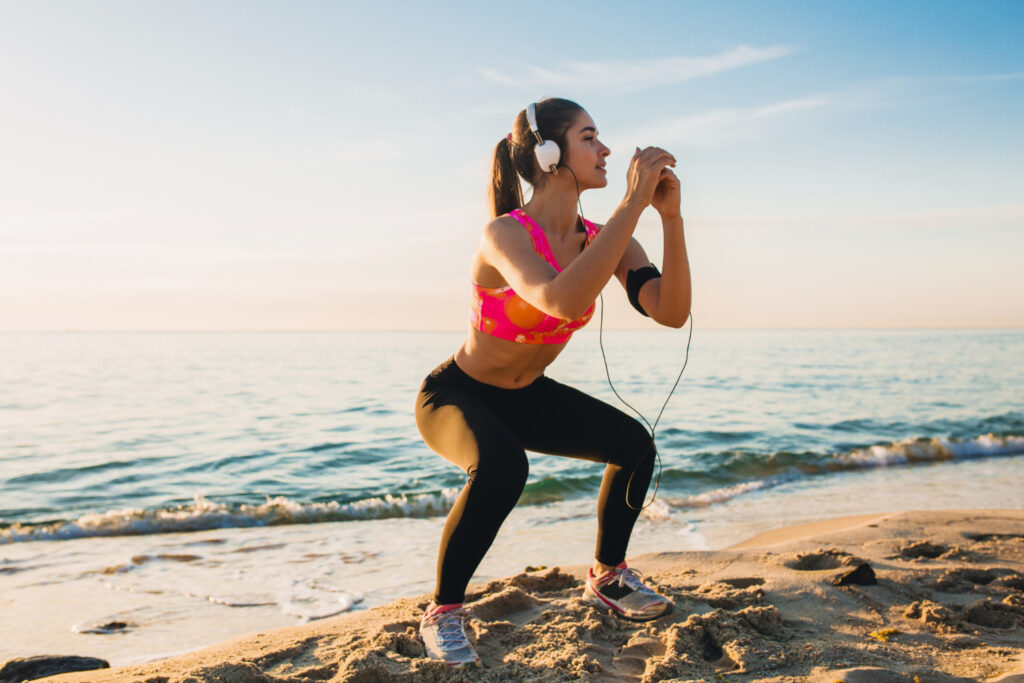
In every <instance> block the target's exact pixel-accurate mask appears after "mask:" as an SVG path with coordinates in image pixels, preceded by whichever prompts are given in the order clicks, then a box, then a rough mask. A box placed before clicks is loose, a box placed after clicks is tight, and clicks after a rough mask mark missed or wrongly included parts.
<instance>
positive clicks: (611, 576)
mask: <svg viewBox="0 0 1024 683" xmlns="http://www.w3.org/2000/svg"><path fill="white" fill-rule="evenodd" d="M583 599H584V600H585V601H587V602H589V603H591V604H592V605H596V606H598V607H609V608H611V610H612V612H613V613H614V614H615V615H616V616H618V617H621V618H623V619H628V620H629V621H650V620H652V619H657V618H658V617H661V616H664V615H666V614H668V613H669V612H671V611H672V601H671V600H669V599H668V598H666V597H665V596H664V595H661V594H660V593H656V592H655V591H654V590H652V589H651V588H650V587H649V586H648V585H647V584H645V583H644V582H643V580H642V579H641V574H640V572H638V571H637V570H635V569H630V568H628V567H626V563H625V562H622V563H621V564H620V565H619V566H618V567H616V568H615V569H611V570H609V571H607V572H605V573H604V574H602V575H601V576H594V571H593V570H592V569H588V570H587V587H586V588H584V589H583Z"/></svg>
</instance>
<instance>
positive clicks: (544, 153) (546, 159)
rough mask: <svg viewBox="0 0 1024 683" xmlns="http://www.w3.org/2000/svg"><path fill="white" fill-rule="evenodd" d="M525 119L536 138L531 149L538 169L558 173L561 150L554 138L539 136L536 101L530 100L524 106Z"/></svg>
mask: <svg viewBox="0 0 1024 683" xmlns="http://www.w3.org/2000/svg"><path fill="white" fill-rule="evenodd" d="M526 121H527V123H529V124H530V130H531V131H533V135H534V137H536V138H537V146H536V147H534V148H533V151H534V153H535V154H536V155H537V163H538V164H540V170H542V171H544V172H545V173H558V170H557V168H558V159H559V158H560V157H561V156H562V151H561V150H560V149H558V143H557V142H555V141H554V140H544V139H542V138H541V136H540V129H539V128H537V103H536V102H531V103H530V106H529V107H527V108H526Z"/></svg>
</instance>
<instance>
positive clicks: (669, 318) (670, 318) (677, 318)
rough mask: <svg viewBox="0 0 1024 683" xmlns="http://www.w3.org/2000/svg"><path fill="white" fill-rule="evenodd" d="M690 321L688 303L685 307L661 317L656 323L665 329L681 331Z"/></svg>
mask: <svg viewBox="0 0 1024 683" xmlns="http://www.w3.org/2000/svg"><path fill="white" fill-rule="evenodd" d="M689 319H690V303H689V302H686V305H685V306H681V307H680V308H679V309H678V310H675V311H671V312H669V313H666V314H663V315H661V316H659V317H658V318H657V319H656V321H657V322H659V323H661V324H662V325H664V326H665V327H673V328H675V329H677V330H678V329H679V328H680V327H683V326H684V325H686V321H687V320H689Z"/></svg>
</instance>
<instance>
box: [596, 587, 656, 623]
mask: <svg viewBox="0 0 1024 683" xmlns="http://www.w3.org/2000/svg"><path fill="white" fill-rule="evenodd" d="M583 600H584V602H587V603H589V604H591V605H593V606H594V607H603V608H605V609H607V610H608V611H609V612H611V613H612V614H614V615H615V616H616V617H618V618H619V619H625V620H626V621H632V622H636V623H641V622H645V621H654V620H655V619H661V618H662V617H663V616H665V615H666V614H671V613H672V610H673V608H674V607H675V606H674V605H673V604H672V603H671V602H666V603H665V609H664V611H662V612H659V613H658V614H653V615H650V616H640V617H634V616H630V615H628V614H626V613H625V612H620V611H619V610H618V609H616V608H615V607H613V606H612V605H609V604H608V603H607V602H605V601H604V600H602V599H601V598H599V597H597V596H596V595H593V594H590V593H584V594H583Z"/></svg>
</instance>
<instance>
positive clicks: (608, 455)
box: [416, 98, 691, 665]
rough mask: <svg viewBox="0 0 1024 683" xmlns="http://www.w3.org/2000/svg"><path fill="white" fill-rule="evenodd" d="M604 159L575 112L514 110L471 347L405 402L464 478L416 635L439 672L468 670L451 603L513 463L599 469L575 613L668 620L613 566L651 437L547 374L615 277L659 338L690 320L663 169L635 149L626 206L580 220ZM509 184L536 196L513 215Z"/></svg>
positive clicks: (517, 205)
mask: <svg viewBox="0 0 1024 683" xmlns="http://www.w3.org/2000/svg"><path fill="white" fill-rule="evenodd" d="M556 145H557V147H556ZM610 153H611V151H610V150H609V149H608V147H606V146H605V145H604V144H603V143H602V142H601V141H600V140H599V138H598V131H597V126H596V124H595V123H594V120H593V119H592V118H591V117H590V115H589V114H588V113H587V112H586V111H585V110H584V109H583V108H582V107H580V106H579V105H578V104H576V103H575V102H570V101H568V100H564V99H557V98H551V99H545V100H541V101H539V102H537V103H535V104H531V105H530V106H529V107H528V108H527V109H526V110H524V111H521V112H519V114H518V115H517V116H516V118H515V122H514V124H513V127H512V132H511V133H509V134H508V135H507V136H505V137H502V139H501V140H500V141H499V142H498V145H497V147H496V148H495V150H494V163H493V172H492V173H493V175H492V180H491V191H490V200H491V209H492V213H493V215H494V218H493V220H491V221H490V222H489V223H488V224H487V226H486V227H485V228H484V231H483V235H482V237H481V239H480V243H479V246H478V248H477V251H476V255H475V256H474V258H473V263H472V271H471V272H472V281H473V282H472V288H473V294H472V305H471V310H470V330H469V336H468V337H467V339H466V341H465V342H464V343H463V344H462V346H461V347H459V349H458V350H457V351H456V352H455V354H454V356H452V357H451V358H449V359H448V360H446V361H445V362H444V363H442V364H441V365H440V366H438V367H437V368H435V369H434V370H433V371H432V372H431V373H430V375H428V377H427V378H426V380H425V381H424V382H423V385H422V387H421V388H420V392H419V395H418V396H417V402H416V423H417V425H418V427H419V430H420V434H421V435H422V436H423V439H424V441H425V442H426V443H427V445H428V446H429V447H430V448H431V449H432V450H434V451H435V452H437V453H438V454H440V455H441V456H442V457H444V458H446V459H447V460H449V461H450V462H452V463H453V464H455V465H457V466H459V467H460V468H462V470H463V471H465V472H466V474H467V476H468V481H467V483H466V486H465V488H463V489H462V492H461V493H460V494H459V496H458V499H457V500H456V501H455V504H454V505H453V506H452V509H451V512H450V513H449V514H448V520H447V522H446V524H445V527H444V533H443V535H442V538H441V548H440V552H439V555H438V562H437V587H436V591H435V593H434V602H433V604H431V605H430V606H428V608H427V610H426V612H425V614H424V615H423V620H422V622H421V624H420V635H421V637H422V638H423V641H424V644H425V645H426V649H427V652H428V654H429V655H430V656H432V657H435V658H438V659H443V660H445V661H447V662H448V663H449V664H452V665H461V664H467V663H476V664H479V662H480V659H479V657H478V656H477V653H476V651H475V650H474V648H473V646H472V643H470V642H469V640H468V639H467V637H466V633H465V629H464V618H465V614H466V613H465V612H464V611H463V609H462V602H463V600H464V599H465V590H466V586H467V585H468V583H469V581H470V579H471V578H472V576H473V572H474V571H475V570H476V568H477V566H478V565H479V564H480V561H481V560H482V559H483V557H484V554H485V553H486V552H487V550H488V548H489V547H490V546H491V543H492V541H493V540H494V538H495V536H496V535H497V533H498V529H499V528H500V527H501V524H502V522H503V521H504V520H505V517H506V516H507V515H508V514H509V512H511V510H512V508H513V507H514V506H515V504H516V502H517V501H518V500H519V496H520V494H521V493H522V491H523V487H524V486H525V484H526V477H527V470H528V464H527V458H526V453H525V451H526V450H530V451H533V452H537V453H544V454H551V455H561V456H567V457H571V458H579V459H582V460H589V461H592V462H602V463H605V471H604V478H603V481H602V484H601V490H600V494H599V495H598V500H597V519H598V534H597V547H596V551H595V555H594V565H593V568H592V569H590V570H589V571H588V576H587V584H586V587H585V588H584V597H585V599H587V600H588V601H590V602H593V603H594V604H595V605H598V606H602V607H604V608H608V609H611V610H612V611H613V612H614V613H615V614H617V615H618V616H620V617H622V618H624V619H630V620H635V621H646V620H649V619H654V618H657V617H659V616H661V615H663V614H665V613H667V612H668V611H669V610H671V608H672V603H671V602H670V601H669V600H668V598H666V597H664V596H662V595H660V594H658V593H657V592H655V591H654V590H652V589H651V588H650V587H649V586H647V585H646V584H644V582H643V580H642V577H641V576H640V574H639V573H638V572H636V571H635V570H633V569H631V568H628V567H627V566H626V562H625V558H626V546H627V545H628V543H629V537H630V534H631V533H632V530H633V525H634V523H635V522H636V519H637V516H638V515H639V510H640V507H641V506H642V504H643V500H644V496H645V493H646V491H647V488H648V485H649V484H650V480H651V475H652V473H653V468H654V458H655V453H654V444H653V443H652V439H651V436H650V434H649V433H648V432H647V430H646V429H645V428H644V427H643V425H641V424H640V422H638V421H637V420H636V419H634V418H632V417H630V416H629V415H627V414H625V413H623V412H622V411H620V410H619V409H617V408H614V407H612V406H610V405H608V404H606V403H604V402H602V401H599V400H597V399H595V398H593V397H591V396H588V395H587V394H584V393H583V392H581V391H578V390H577V389H573V388H572V387H569V386H566V385H564V384H560V383H559V382H556V381H555V380H553V379H551V378H550V377H547V376H546V375H545V374H544V370H545V368H547V367H548V365H550V364H551V363H552V362H553V361H554V360H555V358H557V357H558V354H559V353H561V351H562V349H563V348H565V345H566V344H567V343H568V341H569V338H570V337H572V333H573V332H574V331H575V330H577V329H579V328H581V327H583V326H584V325H585V324H586V323H587V322H588V321H589V320H590V318H591V316H592V315H593V312H594V301H595V299H596V298H597V295H598V293H599V292H600V291H601V289H602V288H603V287H604V285H605V284H606V283H607V282H608V280H609V279H610V278H611V277H612V276H613V275H614V276H615V277H616V278H618V280H619V282H620V283H622V285H623V287H625V289H626V293H627V296H628V298H629V300H630V302H631V303H632V305H633V306H634V307H635V308H636V309H637V311H639V312H640V313H641V314H643V315H645V316H649V317H650V318H652V319H653V320H655V321H656V322H658V323H660V324H662V325H666V326H669V327H682V325H683V324H684V323H685V322H686V319H687V317H688V316H689V313H690V297H691V291H690V267H689V263H688V260H687V256H686V245H685V242H684V238H683V219H682V214H681V210H680V184H679V180H678V178H676V176H675V174H674V173H673V172H672V171H671V170H670V169H669V168H668V167H669V166H675V163H676V160H675V157H673V156H672V155H671V154H669V153H668V152H666V151H665V150H663V149H660V148H658V147H647V148H645V149H642V150H641V149H639V148H637V150H636V153H635V154H634V155H633V158H632V160H631V161H630V164H629V169H628V171H627V173H626V195H625V197H624V198H623V199H622V201H621V203H620V204H619V205H618V207H617V208H616V209H615V211H614V212H613V213H612V215H611V217H610V218H609V219H608V221H607V222H606V223H605V224H604V225H600V224H595V223H591V222H590V221H584V220H583V219H582V218H581V217H580V216H578V215H577V211H576V206H577V199H578V196H579V195H578V193H579V192H583V191H585V190H589V189H596V188H601V187H605V186H606V185H607V184H608V180H607V177H606V175H607V170H606V168H605V161H606V160H607V158H608V156H609V154H610ZM520 177H521V178H522V179H524V180H525V181H526V182H527V183H529V184H530V186H531V187H532V189H533V192H532V194H531V196H530V200H529V201H528V202H526V203H523V200H522V197H521V193H520V184H519V178H520ZM648 206H651V207H653V208H654V209H655V210H657V211H658V213H659V214H660V215H661V220H662V227H663V231H664V258H663V263H662V269H661V271H660V272H659V270H658V269H657V268H656V267H655V266H654V265H653V264H651V262H650V261H649V260H648V258H647V255H646V253H645V252H644V249H643V247H641V246H640V244H639V243H638V242H637V241H636V240H635V239H634V238H633V231H634V230H635V228H636V225H637V221H638V219H639V218H640V214H641V212H643V210H644V209H645V208H647V207H648Z"/></svg>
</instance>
